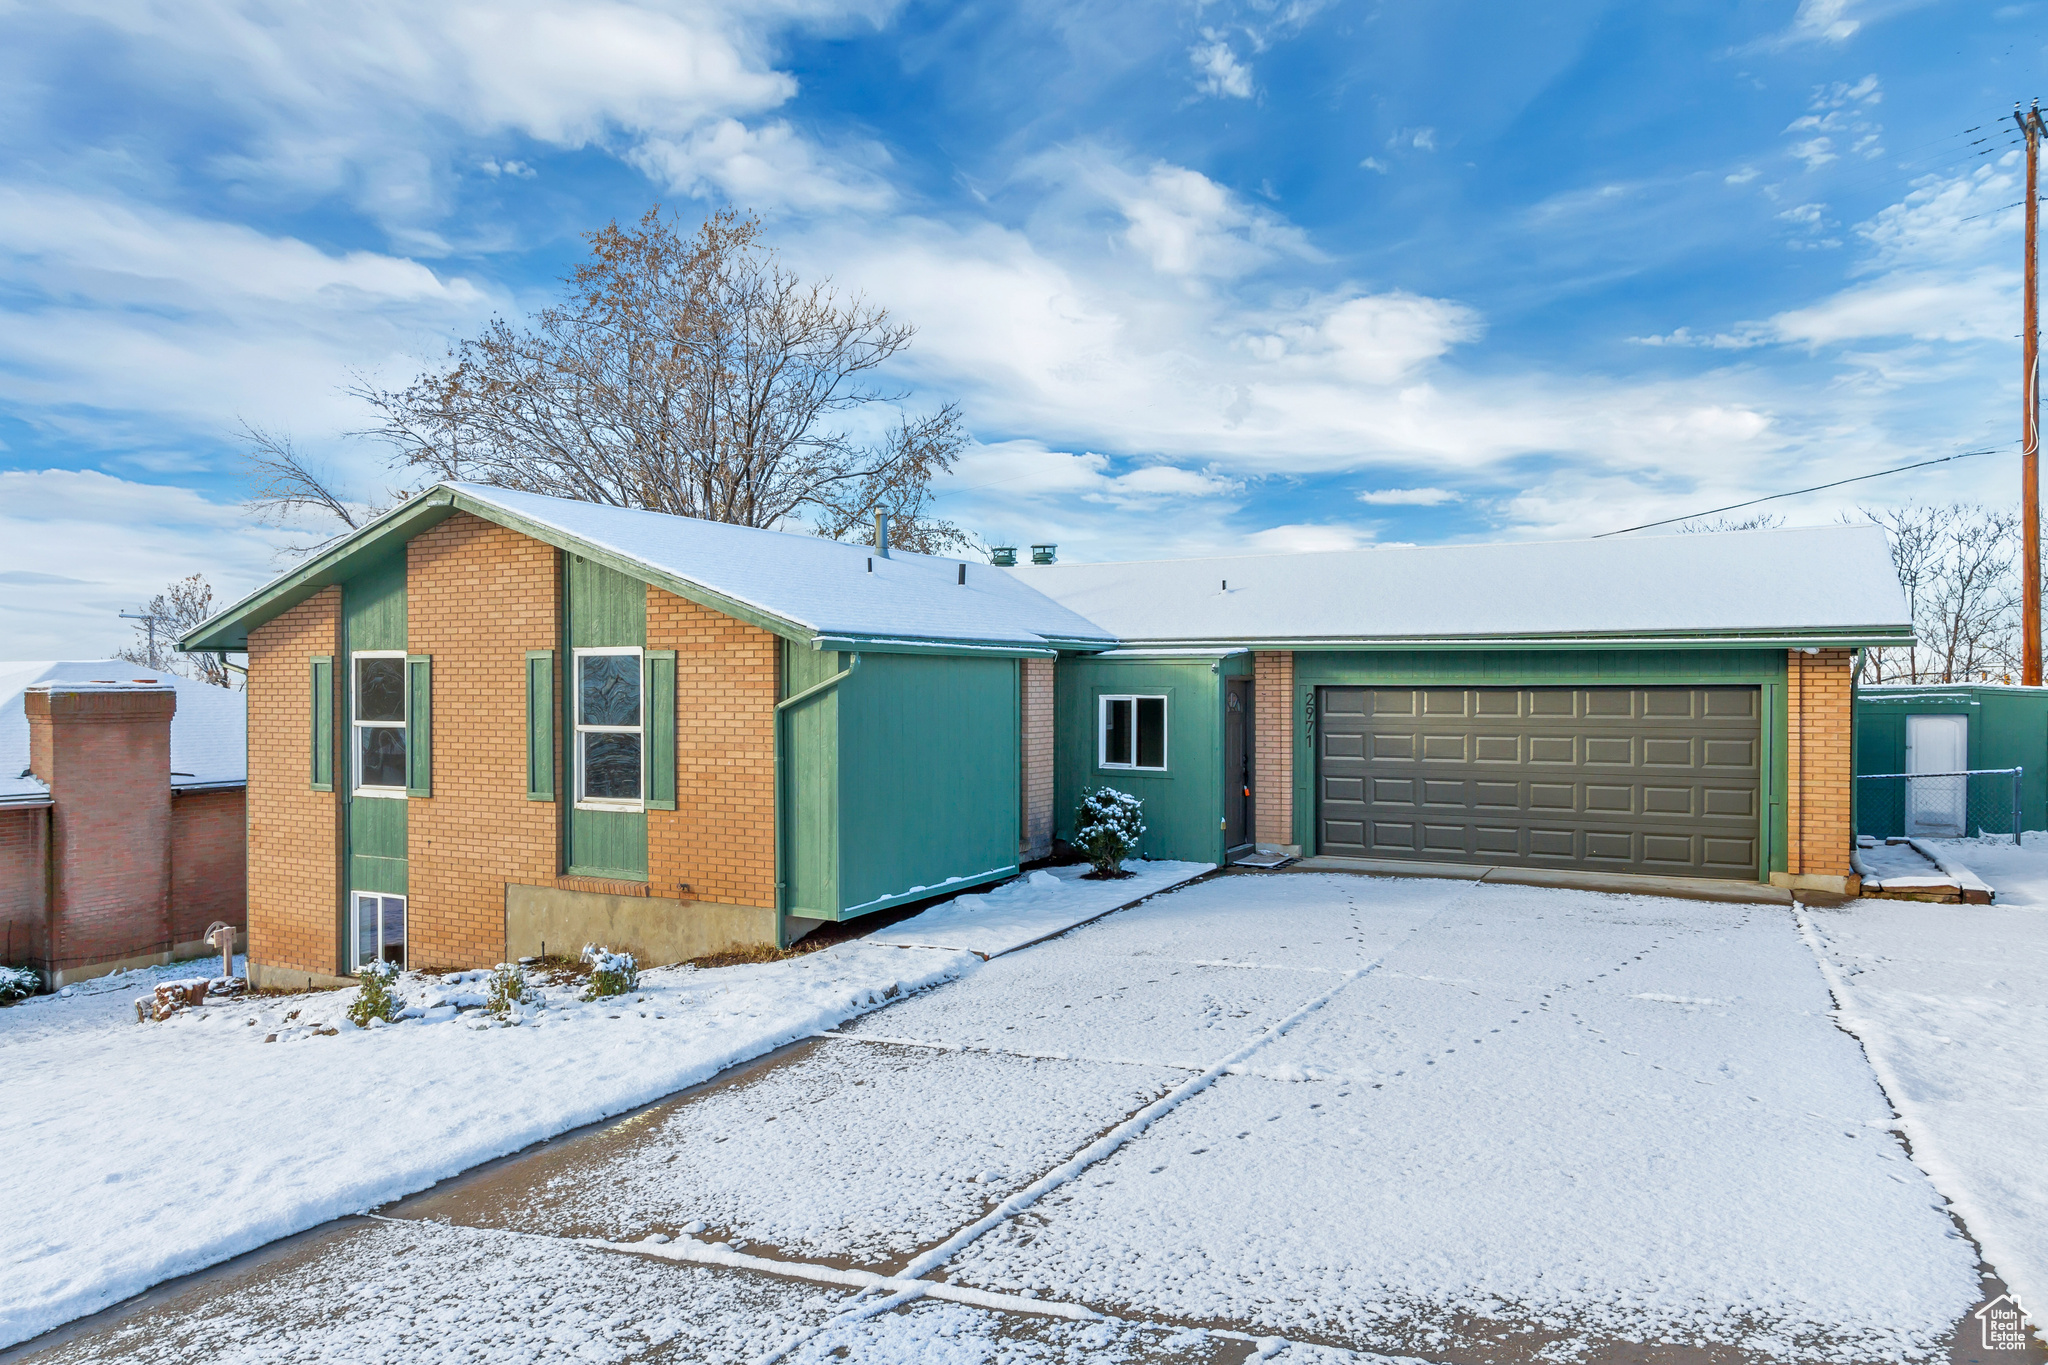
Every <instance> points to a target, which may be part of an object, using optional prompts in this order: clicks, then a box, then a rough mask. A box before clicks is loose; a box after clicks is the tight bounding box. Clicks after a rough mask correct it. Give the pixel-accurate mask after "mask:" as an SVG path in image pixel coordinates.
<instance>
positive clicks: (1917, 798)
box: [1906, 716, 1970, 839]
mask: <svg viewBox="0 0 2048 1365" xmlns="http://www.w3.org/2000/svg"><path fill="white" fill-rule="evenodd" d="M1969 766H1970V720H1969V717H1967V716H1908V717H1906V771H1907V772H1909V773H1960V772H1962V771H1963V770H1964V769H1965V768H1968V767H1969ZM1969 805H1970V779H1969V778H1967V777H1918V778H1915V777H1909V778H1907V779H1906V833H1908V834H1912V835H1921V836H1935V837H1939V838H1949V839H1957V838H1961V837H1962V836H1963V835H1964V834H1965V833H1967V832H1968V829H1967V826H1968V824H1969V815H1970V811H1969Z"/></svg>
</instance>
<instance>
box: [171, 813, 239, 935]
mask: <svg viewBox="0 0 2048 1365" xmlns="http://www.w3.org/2000/svg"><path fill="white" fill-rule="evenodd" d="M248 804H249V803H248V797H247V794H246V793H245V792H243V791H242V790H241V789H240V788H236V789H234V790H232V791H205V792H183V793H180V792H173V793H172V794H171V938H172V940H173V941H174V942H176V943H196V942H198V941H199V940H200V939H201V938H202V937H204V935H205V933H206V927H207V926H208V925H210V924H212V923H213V922H214V921H216V920H221V921H225V922H226V923H228V924H232V925H234V926H235V927H236V928H237V929H241V928H246V927H247V926H248V923H249V875H248V865H249V837H248V824H247V814H248Z"/></svg>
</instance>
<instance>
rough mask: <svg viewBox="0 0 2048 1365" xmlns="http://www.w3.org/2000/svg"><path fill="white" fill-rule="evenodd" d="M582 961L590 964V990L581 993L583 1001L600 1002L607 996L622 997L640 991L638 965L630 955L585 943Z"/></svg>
mask: <svg viewBox="0 0 2048 1365" xmlns="http://www.w3.org/2000/svg"><path fill="white" fill-rule="evenodd" d="M583 960H584V961H585V962H588V963H589V964H590V988H589V989H588V990H586V991H584V992H583V998H584V999H585V1000H602V999H603V998H604V997H605V996H607V995H624V994H625V993H626V992H627V991H637V990H639V989H640V964H639V963H637V962H635V961H634V960H633V955H632V954H631V953H615V952H613V951H612V950H611V949H609V948H601V947H599V946H598V945H597V944H595V943H586V944H584V945H583Z"/></svg>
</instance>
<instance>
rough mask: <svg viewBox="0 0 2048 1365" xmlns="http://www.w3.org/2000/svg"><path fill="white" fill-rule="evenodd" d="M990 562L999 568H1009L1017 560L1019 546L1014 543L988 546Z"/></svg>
mask: <svg viewBox="0 0 2048 1365" xmlns="http://www.w3.org/2000/svg"><path fill="white" fill-rule="evenodd" d="M988 562H989V563H991V564H993V565H995V566H996V567H997V568H998V569H1007V568H1009V567H1011V566H1012V565H1014V564H1015V563H1016V562H1017V547H1016V546H1014V545H991V546H989V547H988Z"/></svg>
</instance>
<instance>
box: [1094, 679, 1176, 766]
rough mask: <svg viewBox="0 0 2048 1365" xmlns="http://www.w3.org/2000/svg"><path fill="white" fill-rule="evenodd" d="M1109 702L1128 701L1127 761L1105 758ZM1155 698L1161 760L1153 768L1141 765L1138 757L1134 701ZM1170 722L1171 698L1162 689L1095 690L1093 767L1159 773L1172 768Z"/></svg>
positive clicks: (1171, 719)
mask: <svg viewBox="0 0 2048 1365" xmlns="http://www.w3.org/2000/svg"><path fill="white" fill-rule="evenodd" d="M1113 701H1127V702H1129V703H1130V704H1131V761H1130V762H1129V763H1112V762H1110V760H1109V704H1110V703H1111V702H1113ZM1141 701H1156V702H1158V703H1159V749H1160V757H1161V760H1162V761H1161V762H1160V764H1159V766H1157V767H1150V766H1147V765H1142V764H1140V763H1139V762H1138V761H1137V758H1138V703H1139V702H1141ZM1172 722H1173V699H1172V698H1171V697H1170V696H1169V695H1168V694H1166V693H1164V692H1098V693H1096V695H1095V766H1096V767H1098V768H1105V769H1108V770H1109V771H1111V772H1119V773H1163V772H1168V771H1170V770H1171V769H1172V767H1173V748H1172V744H1171V742H1170V741H1171V731H1172Z"/></svg>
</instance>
